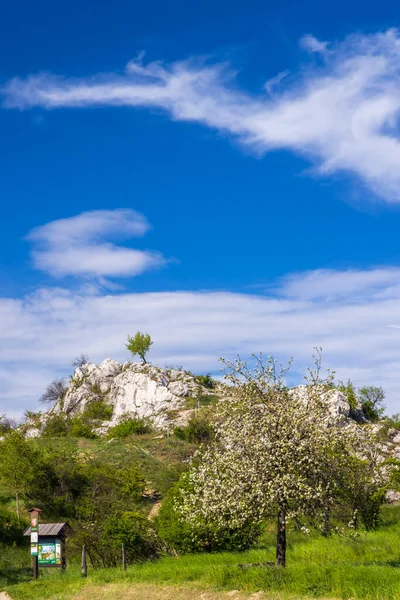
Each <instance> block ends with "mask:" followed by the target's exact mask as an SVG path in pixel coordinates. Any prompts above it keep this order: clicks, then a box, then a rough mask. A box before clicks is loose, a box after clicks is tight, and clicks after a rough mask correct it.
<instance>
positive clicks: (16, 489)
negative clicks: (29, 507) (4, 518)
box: [0, 431, 39, 519]
mask: <svg viewBox="0 0 400 600" xmlns="http://www.w3.org/2000/svg"><path fill="white" fill-rule="evenodd" d="M38 462H39V454H38V452H37V450H35V449H34V448H33V447H32V445H31V444H30V443H29V442H28V441H26V440H25V439H24V438H23V436H22V435H21V434H20V433H19V432H17V431H14V432H12V433H10V434H9V435H8V436H7V437H6V438H5V439H4V441H3V442H0V482H1V483H3V484H4V485H6V486H7V487H8V488H9V489H10V490H11V491H12V492H13V494H14V496H15V503H16V512H17V517H18V519H19V518H20V506H19V502H20V499H21V498H24V497H26V494H27V492H28V490H29V488H30V486H31V485H32V482H33V481H34V479H35V469H36V465H37V464H38Z"/></svg>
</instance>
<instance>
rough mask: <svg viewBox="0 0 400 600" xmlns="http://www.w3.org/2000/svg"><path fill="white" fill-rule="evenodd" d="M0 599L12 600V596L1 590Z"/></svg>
mask: <svg viewBox="0 0 400 600" xmlns="http://www.w3.org/2000/svg"><path fill="white" fill-rule="evenodd" d="M0 600H11V598H10V596H9V595H8V594H6V593H5V592H0Z"/></svg>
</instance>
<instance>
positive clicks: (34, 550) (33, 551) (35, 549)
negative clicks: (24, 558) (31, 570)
mask: <svg viewBox="0 0 400 600" xmlns="http://www.w3.org/2000/svg"><path fill="white" fill-rule="evenodd" d="M31 554H32V556H37V555H38V545H37V544H31Z"/></svg>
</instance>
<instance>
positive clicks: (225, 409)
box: [176, 355, 380, 566]
mask: <svg viewBox="0 0 400 600" xmlns="http://www.w3.org/2000/svg"><path fill="white" fill-rule="evenodd" d="M254 358H255V359H256V366H255V368H254V369H253V370H250V369H249V368H248V367H247V365H246V363H244V362H242V361H241V360H240V359H238V360H237V361H235V362H228V361H224V363H225V365H226V367H227V374H226V377H227V379H228V380H229V381H230V382H231V383H232V384H233V387H232V399H230V400H226V401H223V402H221V404H220V409H219V414H218V415H217V419H216V421H217V426H216V441H215V443H214V444H212V445H211V446H209V447H207V448H204V449H203V450H201V451H200V453H199V455H198V456H197V457H196V461H195V463H194V465H195V466H193V468H192V470H191V471H190V473H189V475H188V477H189V480H190V489H191V492H190V493H187V492H186V493H185V494H184V495H182V499H181V501H180V502H179V503H177V505H176V509H177V510H178V511H179V512H180V514H181V517H182V518H183V519H184V520H186V521H187V522H189V523H192V524H193V525H194V531H195V524H196V520H197V521H198V520H199V519H201V520H202V521H205V522H208V523H210V524H211V523H214V524H216V525H219V526H220V527H221V528H224V527H226V526H227V525H230V526H232V527H236V528H238V527H241V526H243V527H244V526H246V525H248V523H249V522H253V523H255V524H257V523H261V521H263V520H264V519H265V518H269V517H271V516H274V515H275V517H276V518H277V542H276V564H277V565H280V566H285V562H286V528H287V522H288V520H289V519H291V520H294V521H295V523H297V524H298V525H299V526H300V527H302V528H303V529H306V526H308V524H310V523H311V524H312V525H314V526H317V527H320V528H321V530H322V531H323V532H325V533H327V531H328V530H329V529H330V528H331V524H330V515H331V513H332V510H333V508H334V507H335V506H337V505H338V504H339V503H341V502H343V497H344V496H345V495H346V486H347V482H348V480H349V478H348V469H349V468H353V466H354V463H355V462H356V463H357V465H359V464H360V463H362V461H368V464H369V465H370V469H369V471H368V472H369V473H371V476H370V479H369V480H368V483H369V484H370V486H371V489H376V487H377V486H379V485H380V480H379V477H378V467H377V466H376V464H374V465H373V466H371V465H372V463H373V459H372V458H371V453H370V452H369V451H367V448H368V449H370V447H371V446H370V445H371V443H372V442H371V439H370V437H369V436H368V435H367V434H366V433H365V432H362V433H361V429H360V428H359V426H357V425H356V424H354V425H353V424H352V425H351V426H343V424H340V423H338V421H337V417H334V416H332V415H331V413H330V411H329V407H328V404H327V400H328V397H329V394H330V393H331V391H330V389H329V387H330V378H329V379H328V380H325V381H322V380H321V379H320V375H319V374H320V366H321V361H320V355H318V356H317V357H316V369H315V370H314V371H312V370H309V371H308V376H307V378H306V385H305V386H303V387H302V388H301V393H298V392H297V393H296V390H290V389H289V388H288V387H287V386H286V385H285V383H284V377H285V375H286V371H287V369H282V368H281V369H280V370H279V372H278V371H277V367H276V361H274V360H273V359H271V358H269V359H267V361H264V359H263V357H262V356H260V357H258V358H257V357H254ZM289 366H290V365H289ZM363 449H365V452H363ZM360 456H362V458H359V457H360ZM375 467H376V468H375Z"/></svg>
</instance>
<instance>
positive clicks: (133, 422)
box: [107, 417, 152, 438]
mask: <svg viewBox="0 0 400 600" xmlns="http://www.w3.org/2000/svg"><path fill="white" fill-rule="evenodd" d="M151 431H152V427H151V425H150V423H149V422H148V421H146V420H145V419H139V418H133V417H124V418H123V419H122V420H121V421H120V422H119V423H118V424H117V425H114V427H110V429H109V430H108V433H107V435H108V437H109V438H126V437H128V436H129V435H144V434H145V433H151Z"/></svg>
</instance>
